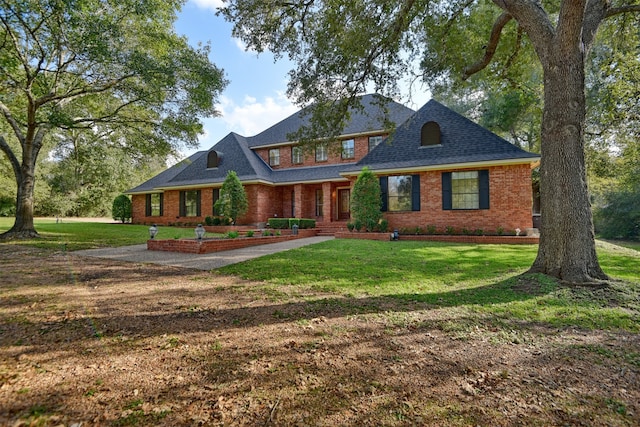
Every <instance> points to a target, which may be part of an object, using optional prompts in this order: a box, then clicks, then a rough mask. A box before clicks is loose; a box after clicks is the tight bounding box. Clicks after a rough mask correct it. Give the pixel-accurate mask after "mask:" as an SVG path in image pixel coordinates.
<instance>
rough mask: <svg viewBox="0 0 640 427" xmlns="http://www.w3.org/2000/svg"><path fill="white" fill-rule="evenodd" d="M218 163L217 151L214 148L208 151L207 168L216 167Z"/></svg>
mask: <svg viewBox="0 0 640 427" xmlns="http://www.w3.org/2000/svg"><path fill="white" fill-rule="evenodd" d="M218 164H220V156H219V155H218V152H217V151H215V150H211V151H209V154H207V169H212V168H217V167H218Z"/></svg>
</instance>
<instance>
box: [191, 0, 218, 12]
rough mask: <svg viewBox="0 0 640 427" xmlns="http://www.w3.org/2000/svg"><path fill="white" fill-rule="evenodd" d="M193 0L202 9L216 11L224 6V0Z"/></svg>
mask: <svg viewBox="0 0 640 427" xmlns="http://www.w3.org/2000/svg"><path fill="white" fill-rule="evenodd" d="M191 1H192V2H193V4H195V5H196V6H197V7H199V8H200V9H211V10H214V11H216V10H218V9H220V8H221V7H224V1H223V0H191Z"/></svg>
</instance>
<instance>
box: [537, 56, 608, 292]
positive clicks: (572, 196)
mask: <svg viewBox="0 0 640 427" xmlns="http://www.w3.org/2000/svg"><path fill="white" fill-rule="evenodd" d="M568 51H569V53H567V52H568ZM546 59H547V61H543V67H544V113H543V114H544V116H543V120H542V123H543V126H542V143H541V154H542V160H541V165H540V199H541V200H540V201H541V205H540V208H541V214H542V218H541V230H540V231H541V236H540V246H539V249H538V256H537V258H536V260H535V262H534V264H533V266H532V267H531V270H530V271H532V272H541V273H544V274H547V275H550V276H553V277H557V278H559V279H561V280H564V281H567V282H570V283H576V284H584V283H593V282H597V281H599V280H606V279H607V276H606V274H605V273H604V272H603V271H602V269H601V268H600V265H599V263H598V258H597V256H596V251H595V236H594V230H593V220H592V215H591V204H590V202H589V195H588V191H587V174H586V167H585V156H584V124H585V114H586V107H585V94H584V53H583V52H582V49H581V48H580V46H575V47H573V49H566V47H565V48H564V49H563V48H561V47H552V48H551V49H550V51H549V56H548V57H547V58H546ZM545 62H546V63H545Z"/></svg>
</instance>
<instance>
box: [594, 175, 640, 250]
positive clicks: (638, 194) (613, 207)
mask: <svg viewBox="0 0 640 427" xmlns="http://www.w3.org/2000/svg"><path fill="white" fill-rule="evenodd" d="M594 220H595V224H596V230H597V231H598V233H599V234H600V235H601V236H602V237H604V238H607V239H635V240H638V239H640V187H636V188H633V189H625V190H620V189H616V190H614V191H611V192H609V193H607V194H606V195H605V202H604V205H603V206H602V207H599V208H597V209H596V211H595V216H594Z"/></svg>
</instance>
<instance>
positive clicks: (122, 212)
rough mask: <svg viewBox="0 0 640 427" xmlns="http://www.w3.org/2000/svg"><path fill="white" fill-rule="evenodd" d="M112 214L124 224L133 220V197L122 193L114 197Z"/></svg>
mask: <svg viewBox="0 0 640 427" xmlns="http://www.w3.org/2000/svg"><path fill="white" fill-rule="evenodd" d="M111 215H112V217H113V219H114V220H116V221H121V222H122V223H123V224H124V223H125V222H127V221H130V220H131V199H129V197H128V196H126V195H124V194H121V195H119V196H117V197H116V198H115V199H113V206H112V207H111Z"/></svg>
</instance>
